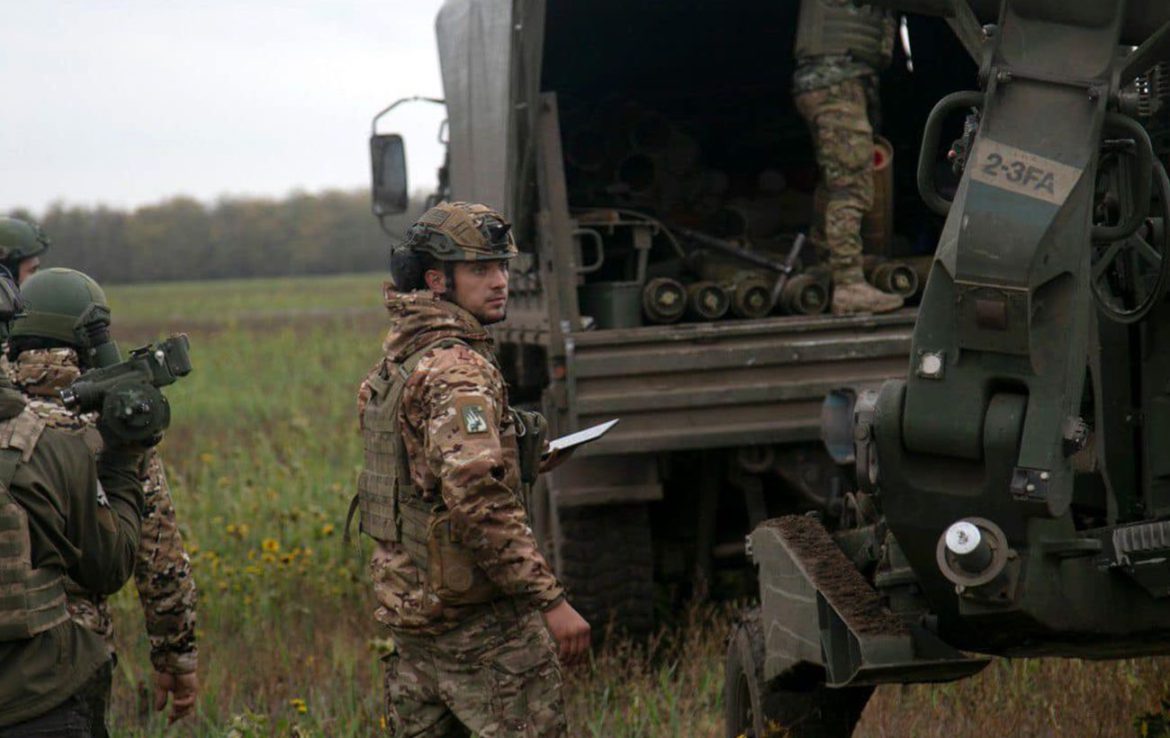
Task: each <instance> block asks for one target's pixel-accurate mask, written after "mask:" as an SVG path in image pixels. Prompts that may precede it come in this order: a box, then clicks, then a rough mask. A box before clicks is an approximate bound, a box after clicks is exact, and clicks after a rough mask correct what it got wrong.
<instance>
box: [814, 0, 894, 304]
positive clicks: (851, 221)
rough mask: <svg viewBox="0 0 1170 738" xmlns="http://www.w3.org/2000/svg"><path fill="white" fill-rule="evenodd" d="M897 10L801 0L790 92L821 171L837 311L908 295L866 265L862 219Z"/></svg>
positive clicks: (818, 237) (818, 224)
mask: <svg viewBox="0 0 1170 738" xmlns="http://www.w3.org/2000/svg"><path fill="white" fill-rule="evenodd" d="M895 32H896V27H895V23H894V17H893V15H892V14H891V13H890V12H889V11H887V10H880V9H878V8H873V7H870V6H868V5H855V4H854V3H853V0H801V3H800V16H799V20H798V21H797V27H796V45H795V54H796V71H795V72H794V73H793V79H792V92H793V95H794V97H795V101H796V107H797V110H799V111H800V114H801V116H803V117H804V119H805V121H806V122H807V123H808V126H809V131H810V132H811V134H812V139H813V146H814V148H815V149H816V157H817V166H818V167H819V168H820V177H819V179H818V182H817V190H818V191H817V200H818V201H819V202H822V203H824V213H823V215H822V214H820V213H818V214H817V215H815V216H814V224H813V228H812V234H811V240H812V242H813V244H814V245H815V246H816V247H817V249H818V250H821V251H824V250H826V249H827V250H828V252H829V266H830V268H831V270H832V274H833V300H832V310H833V314H834V315H851V314H854V313H885V312H890V311H892V310H897V309H898V308H900V307H902V298H901V297H899V296H898V295H891V294H887V293H885V292H882V291H881V290H879V289H877V288H876V287H873V286H872V285H870V284H869V283H867V282H866V281H865V277H864V275H863V273H862V269H861V247H862V243H861V220H862V217H863V216H864V215H865V213H866V212H867V211H869V209H870V208H871V207H872V206H873V198H874V184H873V155H874V154H873V148H874V147H873V133H874V131H873V125H872V121H873V120H874V119H876V118H877V117H878V114H879V110H880V100H879V97H878V74H879V73H880V72H881V71H882V70H883V69H885V68H886V67H888V66H889V64H890V60H891V58H892V56H893V48H894V35H895Z"/></svg>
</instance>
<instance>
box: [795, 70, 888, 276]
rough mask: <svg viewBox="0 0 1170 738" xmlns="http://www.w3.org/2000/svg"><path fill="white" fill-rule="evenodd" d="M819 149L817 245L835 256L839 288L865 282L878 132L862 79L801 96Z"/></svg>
mask: <svg viewBox="0 0 1170 738" xmlns="http://www.w3.org/2000/svg"><path fill="white" fill-rule="evenodd" d="M796 108H797V110H799V111H800V114H801V115H802V116H803V117H804V119H805V121H806V122H807V123H808V127H809V131H810V132H811V133H812V139H813V146H814V147H815V148H816V155H817V166H818V167H819V168H820V177H819V179H818V180H817V202H818V203H824V212H823V214H822V213H821V211H820V208H819V207H818V208H817V214H816V216H815V219H814V222H813V227H812V232H811V237H810V240H811V241H812V243H813V245H814V246H816V247H817V248H818V249H827V250H828V252H829V266H830V268H831V269H832V271H833V282H834V283H836V284H853V283H856V282H860V281H862V280H863V279H864V277H863V275H862V272H861V220H862V218H863V217H864V216H865V214H866V213H867V212H868V211H869V209H870V208H871V207H873V197H874V195H873V128H872V127H871V126H870V122H869V116H868V115H867V113H866V90H865V85H864V83H863V81H862V80H860V79H847V80H844V81H842V82H838V83H837V84H834V85H830V86H829V87H824V88H821V89H817V90H810V91H808V92H802V93H800V94H799V95H797V96H796Z"/></svg>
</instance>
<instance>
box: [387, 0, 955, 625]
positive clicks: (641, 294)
mask: <svg viewBox="0 0 1170 738" xmlns="http://www.w3.org/2000/svg"><path fill="white" fill-rule="evenodd" d="M796 20H797V2H796V1H795V0H728V1H727V2H719V3H711V2H699V1H698V0H680V1H679V2H671V3H650V2H642V3H638V2H635V3H630V2H620V1H618V0H588V2H586V1H584V0H449V2H446V3H445V4H444V5H443V7H442V9H441V11H440V12H439V15H438V19H437V24H436V26H437V33H438V43H439V52H440V58H441V65H442V78H443V85H444V90H443V92H444V99H445V105H446V112H447V125H446V130H447V132H448V139H449V144H448V154H447V161H446V164H445V166H444V167H443V168H442V170H441V171H440V186H439V193H438V194H437V195H436V197H441V198H446V199H459V200H473V201H482V202H486V203H491V204H493V205H495V206H497V207H500V208H502V209H503V210H504V212H505V213H506V214H507V215H508V217H510V218H511V219H512V220H513V221H514V228H515V232H516V235H517V240H518V242H519V244H520V249H521V251H522V252H523V253H522V255H521V257H520V258H518V259H516V260H514V263H513V265H512V276H511V295H512V296H511V301H510V305H509V316H508V319H507V321H506V322H504V323H502V324H501V325H500V326H498V327H497V328H496V329H495V335H496V337H497V340H498V342H499V347H500V355H501V361H502V365H503V369H504V372H505V373H506V375H507V379H508V381H509V384H510V388H511V389H510V391H511V393H512V395H511V399H512V401H513V403H527V404H529V405H531V406H534V407H538V408H542V409H543V411H544V413H545V414H546V416H547V417H548V419H549V421H550V423H551V426H552V433H553V435H554V436H559V435H563V434H565V433H569V432H572V431H577V430H580V429H582V428H586V427H589V426H591V425H593V424H596V423H599V422H601V421H606V420H609V419H612V418H620V419H621V420H620V423H619V424H618V425H617V426H616V427H615V428H614V429H613V430H612V431H611V432H609V433H608V434H607V435H606V436H604V437H603V438H602V439H600V440H598V441H596V442H594V443H592V444H590V445H588V446H586V447H584V448H583V449H582V450H581V451H579V452H578V454H577V455H576V456H575V457H574V458H573V459H572V460H571V462H570V463H568V464H566V465H564V466H563V467H561V468H560V469H558V470H557V471H556V472H555V473H553V474H551V475H549V476H550V477H551V478H549V479H547V480H546V481H545V483H543V485H542V486H541V487H540V488H539V489H538V490H537V494H536V496H535V498H534V499H533V500H532V505H531V507H532V512H533V518H534V520H535V522H536V525H535V527H536V528H537V533H538V535H539V536H540V538H541V540H542V542H543V545H545V546H546V548H547V551H548V553H549V555H550V557H551V558H552V560H553V561H554V564H555V567H556V569H557V570H558V572H559V575H560V576H561V578H562V579H563V580H564V581H565V582H566V584H567V585H568V586H569V588H570V590H571V592H572V597H573V602H574V604H575V605H576V606H577V607H578V608H579V609H581V610H582V611H583V612H584V613H585V614H586V615H587V616H588V617H590V618H591V619H592V620H593V621H594V622H595V623H605V622H606V620H607V618H608V617H609V616H610V614H615V615H616V618H617V620H616V622H617V623H618V625H620V626H622V627H626V628H628V629H630V630H634V631H639V630H645V629H647V628H648V627H649V626H650V625H651V623H652V621H653V617H654V614H655V607H656V605H657V606H658V607H659V608H660V609H661V608H662V607H666V606H669V605H670V604H672V603H675V602H677V601H678V600H679V598H684V597H689V596H703V595H705V594H708V593H721V592H733V593H743V592H745V591H747V590H746V589H745V587H749V586H751V577H752V575H753V574H752V571H751V568H750V567H749V566H748V565H747V559H746V557H745V548H744V536H745V534H746V533H748V532H749V531H750V530H752V529H753V528H754V527H756V526H757V525H759V524H760V523H761V522H762V521H764V520H766V519H768V518H771V517H774V516H776V515H779V514H781V513H784V512H800V511H805V510H812V509H828V508H833V507H835V506H836V507H839V506H840V505H841V504H842V497H841V489H842V488H841V479H842V476H841V472H840V470H839V468H838V467H837V466H836V465H834V464H833V463H832V461H831V459H830V457H829V456H828V455H827V454H826V453H825V452H824V450H823V448H822V447H821V445H820V443H819V426H820V414H821V401H822V398H823V397H824V396H825V394H826V393H827V392H828V391H829V390H830V389H832V388H834V387H838V386H843V385H865V384H874V383H879V382H881V381H882V380H884V379H887V378H890V377H895V376H902V375H904V373H905V368H906V365H907V360H908V355H909V346H910V344H909V341H910V334H911V329H912V327H913V324H914V317H915V312H914V310H913V309H912V308H907V309H904V310H902V311H900V312H897V313H894V314H889V315H884V316H861V317H832V316H829V315H825V314H824V313H823V311H824V308H825V301H826V298H827V293H826V292H825V287H824V280H823V276H819V273H818V272H817V271H816V270H815V269H813V268H808V269H805V271H804V272H803V274H800V275H797V274H794V275H791V276H790V277H789V278H788V279H789V284H787V285H785V286H786V287H787V288H788V291H787V292H786V293H784V295H782V299H781V302H783V303H784V304H783V305H782V306H774V305H773V303H772V302H771V300H770V299H769V301H768V302H767V304H766V305H765V307H764V309H763V311H762V312H760V311H759V310H758V309H755V312H753V305H752V304H750V303H751V295H752V294H755V295H757V296H758V295H760V294H764V295H770V291H771V288H774V287H775V286H776V281H777V280H778V278H779V276H781V275H786V270H785V268H786V266H787V267H793V268H795V269H796V270H797V272H799V271H800V270H801V269H802V267H811V265H812V263H813V261H814V258H813V257H814V256H815V255H814V254H812V253H811V249H809V250H806V251H802V252H800V253H799V258H795V259H794V258H789V257H792V256H793V253H794V251H796V248H795V247H796V246H797V245H798V241H797V233H798V232H801V231H804V230H806V229H807V226H808V223H809V221H810V218H811V217H812V213H813V212H814V209H815V203H814V202H813V199H814V198H813V190H814V184H815V181H816V177H817V168H816V164H815V160H814V154H813V151H812V147H811V142H810V140H809V137H808V132H807V129H806V127H805V124H804V122H803V121H802V120H801V119H800V117H799V115H798V114H797V112H796V110H795V108H794V106H793V103H792V101H791V94H790V84H791V77H792V72H793V63H792V45H793V30H794V28H795V24H796ZM907 31H908V34H907V35H908V36H909V38H910V39H911V44H910V47H911V49H912V51H913V54H914V61H915V62H916V63H915V65H914V66H915V69H914V71H913V72H911V71H909V70H908V67H909V66H910V65H909V64H908V63H907V62H908V61H909V60H908V58H907V55H906V51H905V49H904V48H900V49H899V50H898V51H897V53H896V56H895V60H894V64H893V66H892V68H891V69H890V70H889V71H888V73H887V74H886V75H885V76H884V77H883V84H882V90H881V94H882V97H883V101H884V105H883V110H884V113H883V121H882V123H881V126H880V129H881V131H882V134H883V135H884V136H885V138H886V139H887V140H888V142H889V146H888V148H887V149H885V153H884V159H885V161H884V162H879V163H882V164H883V166H882V167H879V170H880V171H881V172H884V174H883V175H882V176H883V177H884V179H883V180H881V181H880V182H879V185H878V189H879V192H883V193H884V195H882V197H880V198H879V201H880V202H881V203H882V204H881V205H880V206H879V207H875V212H874V213H873V214H871V217H869V218H868V219H867V225H866V240H867V250H870V251H873V252H874V254H875V255H877V256H885V257H899V256H910V255H913V254H916V253H917V254H923V253H925V254H929V252H930V251H931V250H932V249H933V247H934V244H935V242H936V240H937V235H938V229H939V228H940V226H941V223H942V218H941V217H940V216H939V215H937V214H936V213H934V212H932V211H931V210H929V209H928V208H927V207H925V206H924V205H923V203H922V202H921V200H920V199H919V198H918V197H917V195H916V190H915V186H914V183H915V179H916V173H915V172H914V171H913V168H912V166H905V165H903V166H899V165H898V162H899V161H904V162H913V161H914V160H915V158H916V156H917V151H918V148H919V143H920V139H921V132H922V130H923V126H924V123H925V121H926V118H927V115H928V114H929V112H930V109H931V106H932V105H933V104H934V102H935V101H936V100H937V99H938V98H939V97H941V96H943V95H945V94H947V93H950V92H952V91H954V90H955V89H957V87H958V86H959V85H960V84H962V82H964V81H966V80H969V79H972V78H973V77H974V75H975V71H976V67H975V65H974V64H973V63H972V62H971V61H970V60H969V59H968V57H967V56H966V55H965V54H964V53H963V50H962V47H961V45H960V44H959V42H957V41H956V40H955V38H954V36H953V34H951V33H950V31H949V30H948V28H947V25H946V23H945V21H943V20H939V19H937V18H927V17H917V16H915V17H911V18H909V20H908V26H907ZM903 46H904V44H903ZM374 125H375V131H374V135H373V137H372V139H371V151H372V155H373V161H374V179H375V187H374V190H375V212H376V213H382V214H385V213H389V212H394V211H397V210H400V209H401V208H403V207H405V204H406V202H407V182H406V174H405V168H404V164H403V162H404V155H403V142H402V140H401V138H400V137H398V136H396V135H393V134H386V133H379V132H378V130H377V129H378V125H379V121H378V119H375V122H374ZM951 127H952V128H953V129H954V131H953V132H954V133H955V135H958V133H961V128H962V119H961V116H960V118H959V120H958V121H957V122H954V121H952V123H951ZM953 137H954V136H952V138H953ZM948 142H949V141H948ZM941 169H942V171H941V172H940V174H939V180H940V186H941V187H944V188H945V187H946V186H947V184H946V183H947V177H948V172H947V167H946V166H945V165H944V166H942V167H941ZM720 247H722V250H721V248H720ZM728 247H730V248H728ZM744 252H746V255H745V253H744ZM880 266H881V264H878V265H877V267H880ZM877 267H875V269H874V271H875V272H880V271H881V270H880V269H879V268H877ZM902 273H903V275H907V274H910V272H908V271H907V270H905V269H903V272H902ZM886 276H887V277H888V276H889V272H888V270H887V272H886ZM904 278H905V276H904ZM913 281H915V282H916V281H917V276H915V277H914V279H913ZM688 282H689V284H688ZM761 284H762V285H763V287H761ZM793 284H795V285H796V286H795V287H793ZM679 285H681V290H680V287H679ZM711 285H714V288H713V287H712V286H711ZM901 286H902V287H906V284H905V283H903V284H902V285H901ZM656 287H657V288H660V290H659V291H658V292H655V288H656ZM749 287H751V288H754V290H755V292H754V293H753V292H752V289H749ZM912 291H913V290H911V292H912ZM684 304H685V305H686V307H685V308H683V305H684ZM728 305H730V309H731V310H730V311H728ZM755 308H758V305H756V306H755ZM721 311H727V315H726V317H723V318H719V319H713V318H714V317H715V316H717V315H718V314H719V313H720V312H721ZM732 311H734V313H735V314H732ZM737 316H738V317H737ZM671 320H673V321H674V322H667V321H671ZM656 585H657V586H656ZM599 629H600V628H599Z"/></svg>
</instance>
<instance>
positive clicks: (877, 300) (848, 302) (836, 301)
mask: <svg viewBox="0 0 1170 738" xmlns="http://www.w3.org/2000/svg"><path fill="white" fill-rule="evenodd" d="M902 302H903V300H902V298H901V297H900V296H898V295H891V294H890V293H888V292H882V291H881V290H879V289H878V288H877V287H874V286H873V285H872V284H870V283H869V282H851V283H849V284H838V285H835V286H834V287H833V315H857V314H858V313H889V312H892V311H894V310H897V309H898V308H900V307H902Z"/></svg>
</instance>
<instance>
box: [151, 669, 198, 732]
mask: <svg viewBox="0 0 1170 738" xmlns="http://www.w3.org/2000/svg"><path fill="white" fill-rule="evenodd" d="M198 693H199V677H198V675H196V674H195V672H191V673H190V674H167V673H164V672H161V671H156V672H155V673H154V709H155V710H158V711H160V712H161V711H162V710H163V709H164V708H166V706H167V696H168V695H169V696H171V714H170V715H169V716H168V717H167V722H168V723H173V722H175V721H176V720H179V719H181V718H184V717H186V716H187V715H189V714H190V713H191V711H192V710H193V709H194V708H195V696H196V695H197V694H198Z"/></svg>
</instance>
